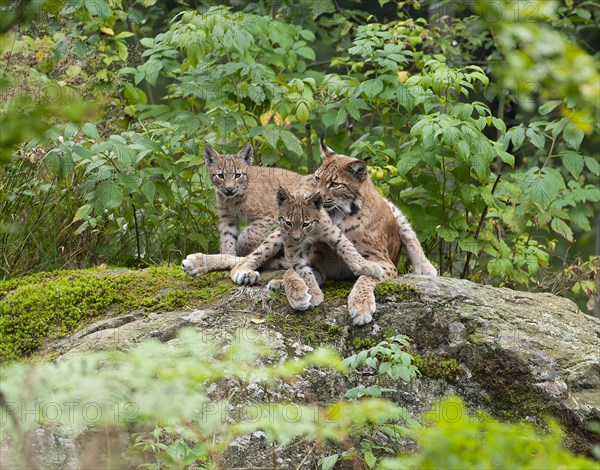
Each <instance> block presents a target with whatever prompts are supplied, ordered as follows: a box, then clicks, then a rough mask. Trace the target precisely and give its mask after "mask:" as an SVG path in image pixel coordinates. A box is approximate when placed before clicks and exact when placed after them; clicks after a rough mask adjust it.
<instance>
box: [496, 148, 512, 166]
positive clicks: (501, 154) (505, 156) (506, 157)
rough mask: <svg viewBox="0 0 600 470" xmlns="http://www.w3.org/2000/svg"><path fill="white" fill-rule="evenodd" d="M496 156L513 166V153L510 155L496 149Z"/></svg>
mask: <svg viewBox="0 0 600 470" xmlns="http://www.w3.org/2000/svg"><path fill="white" fill-rule="evenodd" d="M497 151H498V156H499V157H500V158H501V159H502V161H503V162H504V163H507V164H508V165H510V166H512V167H514V166H515V157H514V156H513V155H511V154H510V153H508V152H506V151H504V150H502V149H498V150H497Z"/></svg>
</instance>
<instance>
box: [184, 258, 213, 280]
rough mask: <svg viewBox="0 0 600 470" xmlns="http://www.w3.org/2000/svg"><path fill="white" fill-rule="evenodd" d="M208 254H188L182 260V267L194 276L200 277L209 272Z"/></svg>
mask: <svg viewBox="0 0 600 470" xmlns="http://www.w3.org/2000/svg"><path fill="white" fill-rule="evenodd" d="M206 256H207V255H205V254H204V253H194V254H192V255H188V256H187V257H186V258H185V259H184V260H183V261H182V262H181V267H182V268H183V270H184V271H185V272H186V274H188V275H189V276H192V277H200V276H203V275H204V274H206V273H207V272H208V265H207V263H206Z"/></svg>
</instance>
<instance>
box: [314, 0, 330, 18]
mask: <svg viewBox="0 0 600 470" xmlns="http://www.w3.org/2000/svg"><path fill="white" fill-rule="evenodd" d="M334 12H335V5H334V4H333V1H332V0H313V2H312V15H313V20H314V19H316V18H317V17H319V16H321V15H323V14H324V13H334Z"/></svg>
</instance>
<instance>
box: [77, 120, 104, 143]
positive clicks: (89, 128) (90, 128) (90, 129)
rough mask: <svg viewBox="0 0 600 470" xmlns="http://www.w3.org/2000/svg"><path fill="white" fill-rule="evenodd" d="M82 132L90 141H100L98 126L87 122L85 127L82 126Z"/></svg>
mask: <svg viewBox="0 0 600 470" xmlns="http://www.w3.org/2000/svg"><path fill="white" fill-rule="evenodd" d="M81 130H82V131H83V133H84V134H85V135H86V136H88V137H89V138H90V139H94V140H100V134H98V129H96V126H95V125H94V124H92V123H91V122H86V123H85V124H84V125H83V126H81Z"/></svg>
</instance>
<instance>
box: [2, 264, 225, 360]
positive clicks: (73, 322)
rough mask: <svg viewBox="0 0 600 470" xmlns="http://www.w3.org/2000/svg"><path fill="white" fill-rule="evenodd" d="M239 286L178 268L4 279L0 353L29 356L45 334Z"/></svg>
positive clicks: (196, 300)
mask: <svg viewBox="0 0 600 470" xmlns="http://www.w3.org/2000/svg"><path fill="white" fill-rule="evenodd" d="M234 286H235V285H234V284H233V283H232V282H231V281H230V280H229V278H228V277H227V274H225V273H212V274H209V275H207V276H203V277H202V278H201V279H191V278H189V277H187V276H186V275H185V273H184V272H183V271H182V270H181V268H179V267H152V268H147V269H143V270H139V271H127V270H98V269H89V270H81V271H55V272H51V273H39V274H35V275H32V276H27V277H24V278H21V279H10V280H7V281H1V282H0V357H1V360H2V361H7V360H16V359H21V358H23V357H27V356H30V355H31V354H32V353H34V352H35V351H36V350H37V349H38V348H39V347H40V346H41V345H42V343H43V342H44V340H45V339H46V338H61V337H64V336H65V335H67V334H68V333H70V332H72V331H74V330H75V329H77V328H79V327H80V326H82V325H85V324H86V323H89V322H90V321H91V320H92V319H94V318H96V317H98V316H101V315H111V316H112V315H118V314H121V313H124V312H126V311H128V310H131V309H141V310H144V311H156V310H161V311H170V310H175V309H178V308H184V307H189V306H195V305H198V304H201V303H203V302H206V301H209V300H215V299H218V298H220V297H222V296H223V295H224V293H225V292H227V291H228V290H229V289H231V288H232V287H234Z"/></svg>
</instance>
